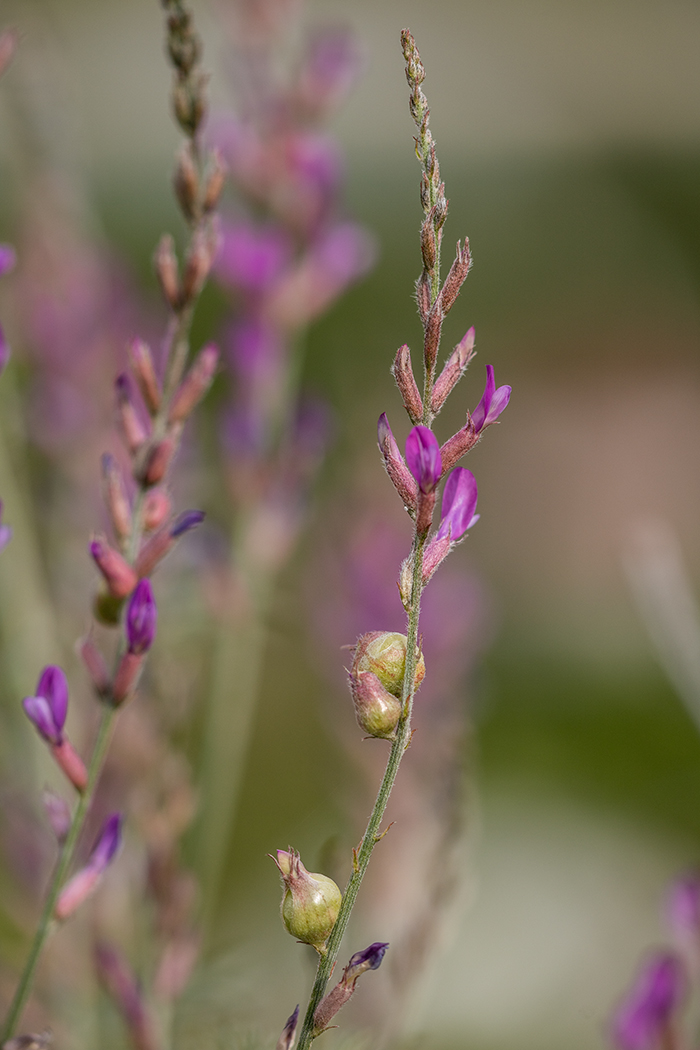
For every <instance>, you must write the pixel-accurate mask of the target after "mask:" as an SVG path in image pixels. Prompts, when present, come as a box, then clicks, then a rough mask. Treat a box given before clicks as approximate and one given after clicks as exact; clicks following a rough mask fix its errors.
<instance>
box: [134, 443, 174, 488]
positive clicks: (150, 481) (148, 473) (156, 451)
mask: <svg viewBox="0 0 700 1050" xmlns="http://www.w3.org/2000/svg"><path fill="white" fill-rule="evenodd" d="M174 455H175V442H174V441H173V440H172V438H168V437H165V438H163V440H162V441H158V442H157V443H156V444H155V445H154V446H153V448H152V449H151V450H150V452H149V453H148V455H147V457H146V462H145V464H144V467H143V471H142V474H141V477H142V480H143V483H144V484H145V485H157V484H158V483H159V482H160V481H162V480H163V478H164V477H165V475H166V473H167V471H168V467H169V466H170V463H171V461H172V458H173V456H174Z"/></svg>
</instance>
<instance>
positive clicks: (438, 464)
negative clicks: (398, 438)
mask: <svg viewBox="0 0 700 1050" xmlns="http://www.w3.org/2000/svg"><path fill="white" fill-rule="evenodd" d="M406 463H407V464H408V469H409V470H410V471H411V474H413V477H414V478H415V479H416V481H417V482H418V487H419V489H420V490H421V492H424V493H426V495H427V494H428V493H430V492H433V491H434V490H435V486H436V485H437V483H438V481H439V480H440V475H441V474H442V459H441V458H440V446H439V444H438V441H437V438H436V437H435V435H434V434H433V432H432V430H429V429H428V427H422V426H417V427H414V428H413V429H412V430H411V432H410V434H409V435H408V437H407V438H406Z"/></svg>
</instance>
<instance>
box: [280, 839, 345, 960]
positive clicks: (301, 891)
mask: <svg viewBox="0 0 700 1050" xmlns="http://www.w3.org/2000/svg"><path fill="white" fill-rule="evenodd" d="M270 855H271V856H272V854H270ZM272 859H273V860H274V861H275V864H276V865H277V867H278V868H279V871H280V875H281V876H282V882H283V886H284V893H283V896H282V922H283V923H284V925H285V926H286V927H287V930H288V931H289V933H291V935H292V937H296V939H297V940H298V941H301V942H302V943H303V944H310V945H312V946H313V947H314V948H315V949H316V951H317V952H318V953H319V955H324V954H325V951H326V948H325V944H326V941H327V940H328V937H329V935H330V932H331V930H332V929H333V927H334V925H335V920H336V919H337V918H338V912H339V911H340V905H341V903H342V900H343V895H342V893H341V892H340V890H339V889H338V887H337V886H336V884H335V883H334V882H333V879H329V878H328V877H327V876H326V875H319V874H318V873H316V872H308V871H307V870H306V868H305V867H304V865H303V864H302V862H301V858H300V857H299V854H298V853H297V852H296V850H291V849H290V850H289V852H287V851H285V850H277V857H276V858H275V857H272Z"/></svg>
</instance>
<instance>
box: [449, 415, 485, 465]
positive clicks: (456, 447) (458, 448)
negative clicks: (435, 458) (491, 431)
mask: <svg viewBox="0 0 700 1050" xmlns="http://www.w3.org/2000/svg"><path fill="white" fill-rule="evenodd" d="M478 440H479V435H478V434H477V432H476V430H475V429H474V424H473V423H472V421H471V417H470V416H469V415H467V422H466V424H465V426H463V427H462V429H461V430H458V431H457V433H456V434H453V435H452V437H451V438H448V439H447V441H446V442H445V444H444V445H443V446H442V448H441V449H440V458H441V459H442V477H443V478H444V476H445V474H447V473H448V472H449V471H450V470H452V468H453V467H454V466H455V465H456V464H457V463H458V462H459V460H460V459H461V458H462V456H463V455H464V454H465V453H466V452H468V451H469V449H470V448H473V447H474V445H476V443H477V441H478Z"/></svg>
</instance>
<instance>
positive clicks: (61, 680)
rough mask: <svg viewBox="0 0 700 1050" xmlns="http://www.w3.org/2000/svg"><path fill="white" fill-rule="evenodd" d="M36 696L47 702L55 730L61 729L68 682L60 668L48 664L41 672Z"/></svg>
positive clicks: (64, 722)
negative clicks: (43, 698)
mask: <svg viewBox="0 0 700 1050" xmlns="http://www.w3.org/2000/svg"><path fill="white" fill-rule="evenodd" d="M36 695H37V696H43V697H45V698H46V700H47V701H48V704H49V707H50V708H51V713H52V716H53V720H54V723H55V725H56V728H57V729H58V730H59V732H60V730H61V729H63V727H64V725H65V724H66V715H67V713H68V681H67V679H66V676H65V675H64V673H63V671H62V670H61V668H60V667H56V666H55V665H53V664H49V666H48V667H45V668H44V670H43V671H42V672H41V677H40V678H39V681H38V683H37V687H36Z"/></svg>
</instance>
